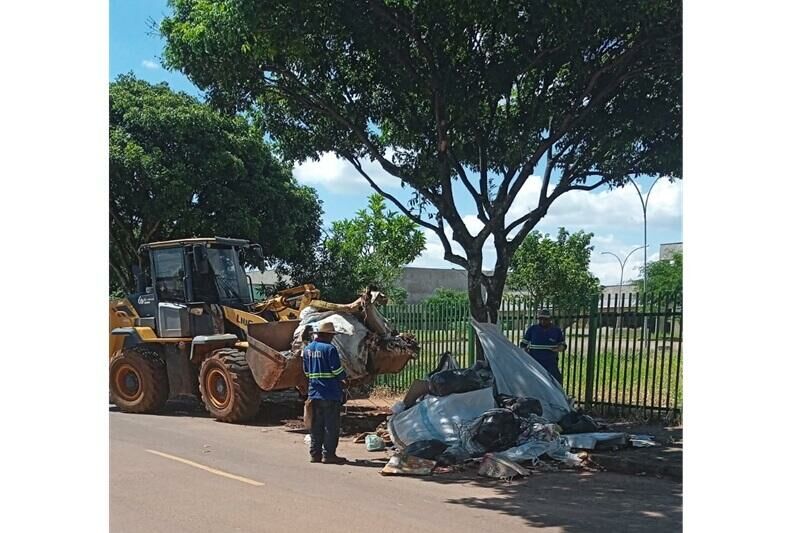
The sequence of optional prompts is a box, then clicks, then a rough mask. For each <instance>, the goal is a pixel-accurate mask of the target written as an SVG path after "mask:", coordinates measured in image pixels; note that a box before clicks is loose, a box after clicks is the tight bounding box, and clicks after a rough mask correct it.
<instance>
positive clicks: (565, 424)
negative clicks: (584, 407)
mask: <svg viewBox="0 0 800 533" xmlns="http://www.w3.org/2000/svg"><path fill="white" fill-rule="evenodd" d="M558 425H559V426H561V430H562V431H561V434H562V435H569V434H572V433H594V432H595V431H600V426H599V425H597V422H595V421H594V420H593V419H592V417H590V416H589V415H585V414H583V413H579V412H577V411H572V412H569V413H567V414H565V415H564V416H563V417H562V418H561V420H559V421H558Z"/></svg>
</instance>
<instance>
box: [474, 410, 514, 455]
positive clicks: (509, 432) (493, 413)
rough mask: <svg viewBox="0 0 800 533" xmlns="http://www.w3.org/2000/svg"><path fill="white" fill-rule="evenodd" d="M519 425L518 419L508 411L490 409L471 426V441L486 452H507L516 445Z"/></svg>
mask: <svg viewBox="0 0 800 533" xmlns="http://www.w3.org/2000/svg"><path fill="white" fill-rule="evenodd" d="M519 425H520V420H519V418H517V416H516V415H515V414H514V413H513V412H511V410H510V409H503V408H500V409H490V410H488V411H486V412H485V413H483V414H482V415H481V416H480V417H479V418H478V420H477V421H476V422H474V423H473V424H472V425H471V430H472V431H473V436H472V438H471V440H474V441H475V442H477V443H478V444H480V445H481V446H482V447H483V448H484V449H485V450H486V451H487V452H499V451H503V450H507V449H508V448H510V447H512V446H514V445H515V444H516V443H517V438H518V437H519V433H520V428H519Z"/></svg>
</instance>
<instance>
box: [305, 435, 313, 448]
mask: <svg viewBox="0 0 800 533" xmlns="http://www.w3.org/2000/svg"><path fill="white" fill-rule="evenodd" d="M303 443H304V444H306V445H307V446H311V435H306V436H305V437H304V438H303Z"/></svg>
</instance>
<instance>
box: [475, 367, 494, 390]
mask: <svg viewBox="0 0 800 533" xmlns="http://www.w3.org/2000/svg"><path fill="white" fill-rule="evenodd" d="M472 370H474V371H475V375H476V376H478V379H480V380H481V382H482V383H483V387H481V388H484V387H491V386H493V385H494V374H492V369H491V368H490V367H489V363H488V362H486V361H475V364H474V365H472Z"/></svg>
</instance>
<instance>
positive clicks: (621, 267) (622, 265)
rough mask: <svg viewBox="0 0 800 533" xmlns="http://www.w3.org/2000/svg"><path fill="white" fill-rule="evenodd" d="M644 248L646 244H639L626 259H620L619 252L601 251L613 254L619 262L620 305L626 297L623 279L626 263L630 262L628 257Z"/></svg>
mask: <svg viewBox="0 0 800 533" xmlns="http://www.w3.org/2000/svg"><path fill="white" fill-rule="evenodd" d="M643 248H647V245H646V244H645V245H644V246H639V247H638V248H634V249H633V250H631V251H630V252H628V255H626V256H625V260H624V261H623V260H622V259H620V257H619V256H618V255H617V254H615V253H614V252H601V255H613V256H614V258H615V259H616V260H617V262H618V263H619V300H620V305H623V304H624V298H623V296H622V281H623V278H624V277H625V263H627V262H628V259H630V257H631V256H632V255H633V253H634V252H635V251H637V250H642V249H643ZM646 253H647V252H645V255H646ZM628 304H629V305H630V302H628Z"/></svg>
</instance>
